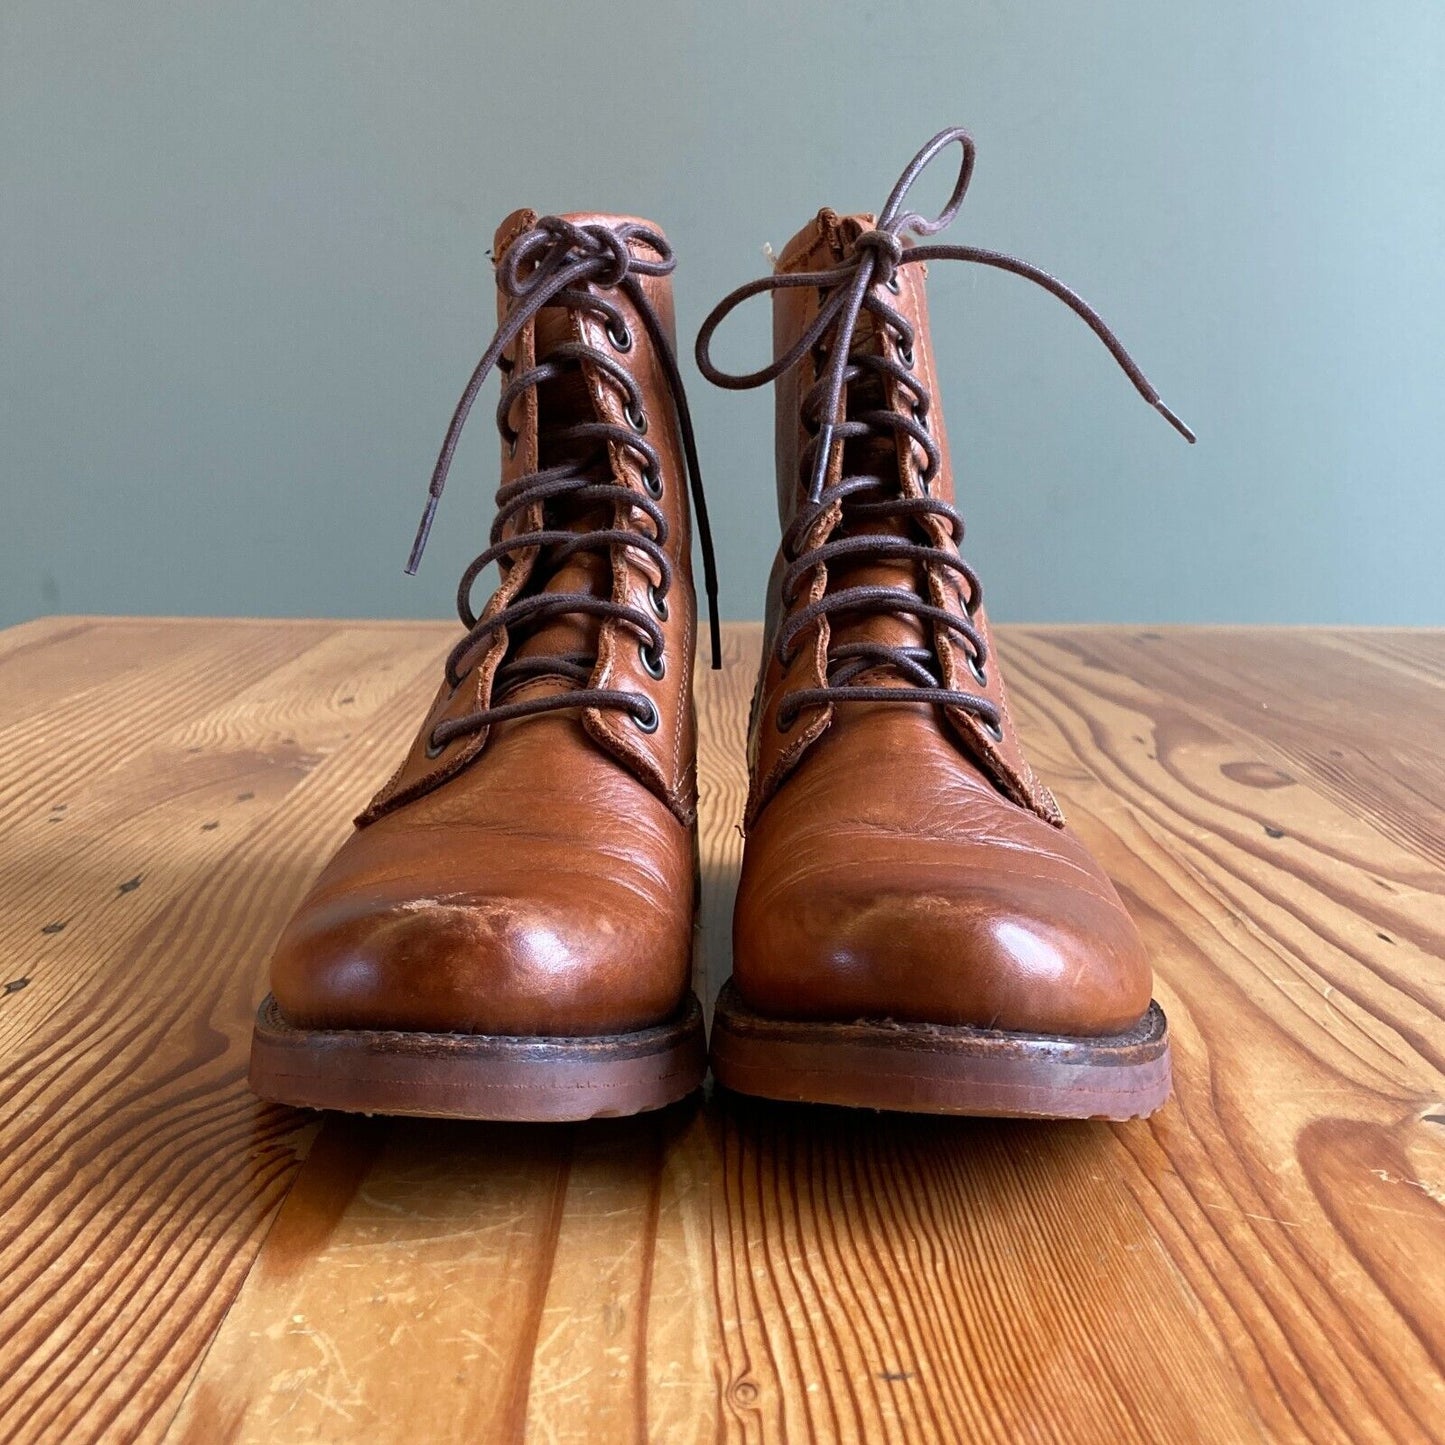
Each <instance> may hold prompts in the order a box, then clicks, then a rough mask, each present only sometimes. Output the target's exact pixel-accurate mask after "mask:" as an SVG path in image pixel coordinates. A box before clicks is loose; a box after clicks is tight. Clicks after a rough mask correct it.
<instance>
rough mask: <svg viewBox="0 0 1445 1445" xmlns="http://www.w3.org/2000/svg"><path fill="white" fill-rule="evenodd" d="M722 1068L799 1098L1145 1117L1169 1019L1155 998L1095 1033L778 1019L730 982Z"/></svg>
mask: <svg viewBox="0 0 1445 1445" xmlns="http://www.w3.org/2000/svg"><path fill="white" fill-rule="evenodd" d="M712 1069H713V1074H714V1076H715V1077H716V1079H717V1081H718V1082H719V1083H720V1084H722V1085H723V1086H724V1087H726V1088H728V1089H731V1090H732V1091H734V1092H735V1093H740V1094H749V1095H753V1096H755V1097H759V1098H765V1099H775V1100H780V1101H787V1102H792V1103H808V1104H835V1105H840V1106H842V1107H845V1108H854V1109H879V1110H890V1111H897V1112H902V1113H920V1114H963V1115H974V1116H981V1117H987V1118H1031V1119H1109V1120H1120V1121H1122V1120H1125V1119H1138V1118H1144V1117H1147V1116H1148V1115H1150V1114H1152V1113H1154V1112H1155V1111H1156V1110H1157V1109H1159V1108H1160V1107H1162V1106H1163V1104H1164V1103H1165V1102H1166V1101H1167V1100H1168V1098H1169V1094H1170V1090H1171V1087H1172V1071H1171V1059H1170V1047H1169V1024H1168V1020H1167V1019H1166V1018H1165V1017H1164V1011H1163V1010H1162V1009H1161V1008H1160V1007H1159V1005H1158V1004H1157V1003H1154V1002H1151V1003H1150V1005H1149V1010H1148V1012H1147V1013H1146V1014H1145V1015H1144V1017H1143V1018H1142V1019H1141V1020H1140V1021H1139V1022H1138V1023H1137V1024H1135V1025H1134V1026H1133V1027H1132V1028H1130V1029H1127V1030H1125V1031H1124V1032H1123V1033H1120V1034H1113V1035H1105V1036H1102V1037H1097V1038H1093V1037H1090V1038H1085V1037H1069V1036H1064V1035H1052V1034H1022V1033H1009V1032H1006V1031H1004V1030H1001V1029H984V1028H972V1027H968V1026H964V1025H946V1024H918V1023H900V1022H895V1021H893V1020H870V1019H860V1020H857V1021H855V1022H852V1023H822V1022H812V1021H802V1020H788V1019H774V1018H769V1017H767V1016H765V1015H763V1014H759V1013H756V1012H754V1011H753V1010H752V1009H750V1008H749V1007H748V1006H747V1004H745V1003H744V1002H743V1000H742V998H741V996H740V995H739V993H738V991H737V989H736V987H735V986H734V985H733V983H732V981H731V980H729V981H728V982H727V983H726V984H724V986H723V990H722V993H721V994H720V995H719V996H718V1001H717V1005H716V1008H715V1010H714V1013H713V1026H712Z"/></svg>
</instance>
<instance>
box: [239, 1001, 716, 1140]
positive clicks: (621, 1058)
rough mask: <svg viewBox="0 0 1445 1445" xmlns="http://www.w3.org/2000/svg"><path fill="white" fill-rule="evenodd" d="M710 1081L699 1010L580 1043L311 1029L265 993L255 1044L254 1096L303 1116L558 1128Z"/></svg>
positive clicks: (688, 1006) (661, 1100)
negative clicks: (306, 1112)
mask: <svg viewBox="0 0 1445 1445" xmlns="http://www.w3.org/2000/svg"><path fill="white" fill-rule="evenodd" d="M706 1072H707V1045H706V1041H705V1038H704V1034H703V1022H702V1009H701V1008H700V1007H699V1006H698V1002H697V999H696V998H695V997H694V996H693V995H692V994H690V993H689V994H688V996H687V1001H686V1002H685V1003H684V1004H683V1006H682V1008H681V1009H680V1010H679V1012H678V1013H677V1015H676V1016H675V1017H674V1018H672V1019H670V1020H669V1021H668V1022H666V1023H662V1024H658V1025H656V1026H655V1027H653V1028H646V1029H638V1030H637V1031H636V1032H634V1033H626V1034H602V1035H597V1036H593V1037H588V1038H569V1037H512V1036H510V1035H502V1034H434V1033H416V1032H401V1031H383V1030H373V1029H308V1028H299V1027H297V1026H296V1025H295V1024H292V1023H289V1022H288V1021H287V1020H286V1018H285V1017H284V1016H283V1015H282V1013H281V1010H280V1008H279V1007H278V1006H277V1004H276V1000H275V999H274V998H273V997H272V996H271V995H270V994H267V995H266V998H265V1000H264V1001H263V1002H262V1004H261V1007H260V1009H259V1011H258V1012H257V1015H256V1027H255V1030H254V1032H253V1034H252V1038H251V1071H250V1084H251V1088H252V1089H253V1090H254V1091H255V1092H256V1093H257V1094H259V1095H260V1096H261V1097H262V1098H263V1099H270V1100H272V1101H274V1102H275V1103H278V1104H297V1105H301V1106H302V1107H305V1108H311V1109H343V1110H347V1111H349V1112H352V1113H362V1114H415V1115H425V1116H428V1117H434V1118H446V1119H495V1120H511V1121H518V1122H522V1121H526V1122H545V1121H553V1122H563V1121H567V1120H579V1119H601V1118H612V1117H617V1116H620V1115H626V1114H641V1113H645V1112H646V1111H648V1110H650V1109H661V1108H663V1107H664V1106H665V1105H667V1104H672V1103H675V1102H676V1101H677V1100H679V1099H683V1098H686V1097H687V1095H688V1094H690V1093H692V1092H693V1090H695V1089H697V1088H698V1087H699V1086H700V1085H701V1084H702V1081H703V1077H704V1075H705V1074H706Z"/></svg>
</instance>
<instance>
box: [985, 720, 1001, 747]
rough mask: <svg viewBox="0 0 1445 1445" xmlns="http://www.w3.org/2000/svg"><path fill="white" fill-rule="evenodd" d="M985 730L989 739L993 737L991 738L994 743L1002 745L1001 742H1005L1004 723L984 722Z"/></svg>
mask: <svg viewBox="0 0 1445 1445" xmlns="http://www.w3.org/2000/svg"><path fill="white" fill-rule="evenodd" d="M983 730H984V732H986V733H987V734H988V735H989V737H991V738H992V739H993V740H994V742H996V743H1001V742H1002V741H1003V724H1002V723H996V722H984V724H983Z"/></svg>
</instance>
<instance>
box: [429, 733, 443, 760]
mask: <svg viewBox="0 0 1445 1445" xmlns="http://www.w3.org/2000/svg"><path fill="white" fill-rule="evenodd" d="M446 750H447V745H446V744H445V743H439V742H437V736H436V729H435V728H433V729H432V730H431V732H430V733H428V734H427V740H426V755H427V757H429V758H439V757H441V755H442V754H443V753H444V752H446Z"/></svg>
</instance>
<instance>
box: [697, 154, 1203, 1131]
mask: <svg viewBox="0 0 1445 1445" xmlns="http://www.w3.org/2000/svg"><path fill="white" fill-rule="evenodd" d="M955 142H956V143H958V144H959V145H960V146H961V148H962V150H963V163H962V165H961V167H960V170H959V176H958V182H957V184H956V186H955V188H954V192H953V195H952V197H951V199H950V201H949V203H948V205H947V207H946V208H945V209H944V211H943V214H942V215H941V216H939V217H938V218H937V219H936V220H925V219H924V218H923V217H921V216H918V215H917V214H914V213H911V212H907V211H905V210H904V206H903V202H904V198H905V196H906V194H907V192H908V189H909V187H910V186H911V185H912V183H913V181H914V179H915V178H916V177H917V175H918V173H919V171H921V170H922V169H923V167H924V166H925V165H926V164H927V163H928V162H929V160H931V159H932V158H933V157H934V156H935V155H937V154H938V152H940V151H941V150H943V149H944V148H945V147H947V146H949V145H951V144H953V143H955ZM972 164H973V145H972V142H971V141H970V140H969V138H968V136H967V135H966V133H965V132H963V131H961V130H949V131H945V132H943V133H942V134H941V135H939V136H937V137H935V138H934V140H933V141H931V142H930V143H929V144H928V145H927V146H926V147H925V148H924V149H923V150H922V151H921V152H920V153H919V154H918V156H917V157H915V159H914V161H913V162H912V164H911V165H910V166H909V168H908V169H907V171H905V172H904V174H903V176H902V178H901V179H900V181H899V183H898V185H897V186H896V187H895V188H894V191H893V193H892V195H891V196H890V197H889V199H888V202H887V204H886V205H885V207H884V209H883V211H882V213H881V214H880V216H879V217H878V218H877V220H876V221H875V220H874V218H873V217H871V216H866V215H864V216H848V217H840V216H837V215H835V214H834V213H833V212H831V211H826V210H825V211H823V212H821V213H820V214H819V215H818V217H817V218H816V220H814V221H812V222H810V223H809V224H808V225H807V226H806V227H804V229H803V230H802V231H801V232H799V234H798V235H797V236H795V237H794V238H793V240H792V241H791V242H790V243H789V244H788V246H787V247H786V249H785V250H784V251H783V253H782V256H781V257H780V258H779V261H778V265H777V269H776V271H775V272H774V274H773V275H771V276H769V277H766V278H764V279H763V280H761V281H756V282H753V283H751V284H750V285H748V286H744V287H742V288H740V289H739V290H738V291H736V292H734V293H733V294H732V295H731V296H729V297H727V298H725V299H724V300H723V302H722V303H721V304H720V305H719V306H718V308H717V310H715V311H714V312H713V314H712V315H711V316H710V317H709V318H708V319H707V321H706V323H705V324H704V326H703V330H702V332H701V333H700V335H699V337H698V364H699V366H700V368H701V369H702V371H703V373H704V374H705V375H706V376H708V377H709V379H711V380H712V381H715V382H717V383H719V384H720V385H723V386H729V387H733V388H741V387H748V386H757V385H761V384H763V383H765V382H768V381H771V380H774V379H776V380H777V456H778V504H779V511H780V515H781V518H782V525H783V540H782V547H781V549H780V551H779V554H778V558H777V561H776V563H775V565H774V568H773V573H772V580H771V584H770V587H769V595H768V606H767V624H766V632H765V638H764V663H763V670H762V675H761V677H760V678H759V680H758V687H757V692H756V694H755V697H754V703H753V717H752V723H751V731H750V764H751V794H750V797H749V799H748V804H747V814H746V820H745V821H746V827H747V846H746V849H745V852H744V857H743V870H742V880H741V884H740V887H739V891H738V897H737V906H736V912H735V914H734V919H733V977H732V981H731V983H730V984H728V985H727V986H726V987H725V988H724V990H723V994H722V997H721V998H720V999H719V1001H718V1006H717V1012H716V1015H715V1019H714V1025H713V1046H712V1047H713V1053H712V1057H713V1068H714V1071H715V1073H716V1075H717V1077H718V1079H719V1080H720V1081H721V1082H722V1083H724V1084H726V1085H728V1086H729V1087H730V1088H733V1089H737V1090H740V1091H742V1092H744V1093H749V1094H760V1095H764V1096H766V1097H769V1098H775V1099H793V1100H807V1101H812V1102H817V1103H832V1104H848V1105H860V1106H867V1107H872V1108H879V1109H910V1110H919V1111H926V1112H938V1113H960V1114H1005V1115H1015V1114H1016V1115H1042V1116H1058V1117H1091V1116H1103V1117H1106V1118H1127V1117H1132V1116H1135V1115H1140V1114H1148V1113H1150V1112H1151V1111H1152V1110H1154V1109H1157V1108H1158V1107H1159V1106H1160V1105H1161V1104H1162V1103H1163V1102H1164V1100H1165V1099H1166V1098H1167V1097H1168V1094H1169V1080H1170V1074H1169V1041H1168V1033H1167V1028H1166V1024H1165V1020H1164V1015H1163V1014H1162V1013H1161V1012H1160V1009H1159V1007H1158V1005H1157V1004H1154V1003H1152V1002H1151V1001H1150V993H1151V977H1150V969H1149V963H1148V960H1147V959H1146V957H1145V954H1144V949H1143V946H1142V943H1141V941H1140V938H1139V934H1138V932H1137V931H1136V929H1135V927H1134V925H1133V923H1132V922H1131V920H1130V918H1129V915H1128V914H1127V913H1126V912H1125V910H1124V907H1123V905H1122V903H1121V902H1120V901H1119V896H1118V894H1117V893H1116V892H1115V891H1114V888H1113V886H1112V885H1111V884H1110V882H1109V880H1108V879H1107V878H1106V877H1105V876H1104V874H1103V872H1102V871H1101V870H1100V868H1099V865H1098V864H1097V863H1096V862H1095V861H1094V860H1093V858H1092V857H1090V855H1089V853H1088V852H1087V851H1086V850H1085V848H1084V846H1083V844H1082V843H1081V842H1080V841H1079V839H1078V837H1077V836H1076V835H1075V834H1074V833H1073V832H1071V831H1070V830H1069V829H1068V828H1067V827H1066V826H1065V823H1064V819H1063V816H1062V815H1061V813H1060V812H1059V809H1058V806H1057V805H1056V804H1055V802H1054V799H1053V797H1052V796H1051V795H1050V793H1049V791H1048V789H1047V788H1045V787H1044V786H1043V784H1042V783H1040V782H1039V780H1038V779H1037V778H1036V777H1035V776H1034V773H1033V771H1032V769H1031V768H1030V767H1029V765H1028V763H1027V761H1026V760H1025V758H1024V755H1023V752H1022V750H1021V748H1020V746H1019V740H1018V738H1017V736H1016V735H1015V732H1014V727H1013V722H1012V719H1011V718H1010V716H1009V709H1008V700H1007V697H1006V695H1005V692H1004V686H1003V678H1002V674H1001V672H1000V670H999V662H998V657H997V656H996V654H995V650H994V647H993V644H992V642H991V640H990V636H989V627H988V621H987V618H986V617H985V615H984V611H983V607H982V604H981V594H980V588H979V583H978V579H977V578H976V577H975V575H974V574H973V572H972V571H971V570H970V569H969V567H968V565H967V564H966V563H964V562H963V561H962V560H961V559H960V557H959V551H958V544H959V540H960V538H961V537H962V535H963V524H962V522H961V521H960V519H959V516H958V513H957V511H956V510H955V508H954V482H953V475H952V470H951V467H950V464H949V456H948V444H947V440H946V438H945V434H944V430H943V418H942V415H941V414H940V410H939V406H938V400H937V383H936V381H935V364H934V355H933V346H932V342H931V340H930V337H929V329H928V318H927V310H926V306H925V302H924V294H923V277H924V267H923V266H922V265H920V264H918V263H919V262H923V261H941V260H969V261H975V262H981V263H983V264H985V265H990V266H995V267H1000V268H1002V269H1004V270H1008V271H1012V272H1014V273H1016V274H1018V275H1022V276H1024V277H1026V278H1028V279H1030V280H1033V281H1036V282H1038V283H1039V284H1041V285H1043V286H1044V287H1045V288H1046V289H1048V290H1049V291H1051V292H1053V294H1055V295H1056V296H1058V297H1060V298H1061V299H1062V300H1064V301H1065V302H1066V303H1067V304H1068V305H1069V306H1071V307H1072V308H1073V309H1074V310H1075V311H1076V312H1078V313H1079V314H1080V315H1081V316H1082V317H1083V318H1084V319H1085V320H1086V321H1087V322H1088V324H1089V325H1090V326H1091V327H1092V328H1093V329H1094V331H1095V332H1096V333H1097V334H1098V335H1099V337H1100V338H1101V339H1102V340H1103V341H1104V343H1105V344H1106V345H1107V346H1108V348H1109V349H1110V351H1111V352H1112V353H1113V354H1114V356H1115V358H1116V360H1118V361H1119V363H1120V364H1121V365H1122V366H1123V367H1124V369H1125V371H1126V372H1127V373H1128V375H1129V376H1130V378H1131V379H1132V380H1133V381H1134V383H1135V385H1136V386H1137V387H1138V389H1139V390H1140V392H1141V393H1142V394H1143V395H1144V396H1145V398H1146V399H1147V400H1148V401H1149V402H1150V403H1151V404H1153V405H1155V406H1156V407H1158V408H1159V409H1160V410H1161V411H1163V412H1164V414H1165V415H1166V416H1168V417H1169V419H1170V420H1171V421H1173V422H1174V424H1175V425H1176V426H1178V427H1179V429H1180V430H1181V431H1183V432H1184V433H1185V435H1186V436H1189V435H1190V434H1189V433H1188V430H1187V428H1185V427H1183V424H1182V423H1179V422H1178V421H1177V419H1175V418H1174V417H1173V416H1172V414H1171V413H1169V412H1168V411H1167V409H1165V408H1164V407H1163V406H1162V403H1160V402H1159V399H1158V396H1157V394H1156V393H1155V392H1154V390H1153V388H1152V387H1150V386H1149V384H1148V382H1147V381H1145V380H1144V378H1143V376H1142V375H1141V374H1140V373H1139V371H1138V369H1137V367H1135V366H1134V364H1133V362H1132V361H1131V360H1130V359H1129V358H1128V356H1127V355H1126V354H1125V353H1124V351H1123V349H1122V347H1121V346H1120V345H1119V343H1118V342H1117V341H1116V340H1115V339H1114V337H1113V335H1112V333H1111V332H1110V331H1109V330H1108V328H1107V327H1106V326H1105V325H1104V323H1103V322H1102V321H1101V320H1100V319H1099V318H1098V316H1096V315H1095V314H1094V312H1093V311H1092V310H1090V309H1089V308H1088V307H1087V306H1086V305H1085V304H1084V303H1083V302H1082V301H1080V300H1079V299H1078V298H1077V297H1076V296H1074V295H1073V293H1072V292H1070V291H1068V290H1067V289H1065V288H1064V287H1063V286H1061V285H1060V283H1058V282H1057V281H1054V280H1053V279H1052V278H1051V277H1049V276H1047V275H1045V274H1044V273H1043V272H1040V271H1038V270H1037V269H1035V268H1034V267H1031V266H1029V265H1027V264H1026V263H1024V262H1021V261H1015V260H1013V259H1011V258H1009V257H1005V256H1000V255H998V254H997V253H995V252H989V251H981V250H977V249H975V248H973V247H961V246H936V245H924V246H919V245H907V244H905V243H904V241H903V236H904V234H905V233H906V232H910V231H911V232H913V233H915V234H918V235H931V234H933V233H934V232H936V231H939V230H941V229H942V228H943V227H944V226H946V225H947V224H948V223H949V221H951V220H952V219H953V216H954V214H955V212H956V211H957V210H958V206H959V204H960V202H961V201H962V199H963V193H964V190H965V188H966V187H967V185H968V180H969V174H970V171H971V168H972ZM765 291H771V292H772V293H773V306H774V311H773V325H774V340H775V345H776V356H777V360H776V361H774V363H773V364H772V365H771V366H768V367H765V368H764V369H763V370H761V371H757V372H754V373H752V374H750V375H746V376H731V375H728V374H725V373H722V372H720V371H719V370H718V369H717V368H716V367H715V366H714V365H713V364H712V362H711V360H710V356H709V346H710V342H711V338H712V335H713V333H714V331H715V330H716V328H717V326H718V324H719V323H720V322H721V321H722V320H723V318H724V317H725V316H726V315H727V314H728V313H729V312H731V311H732V310H733V308H734V307H736V306H737V305H738V304H739V303H740V302H741V301H743V300H745V299H747V298H748V297H749V296H753V295H757V294H759V293H762V292H765ZM1190 439H1191V440H1192V439H1193V438H1192V436H1190Z"/></svg>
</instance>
